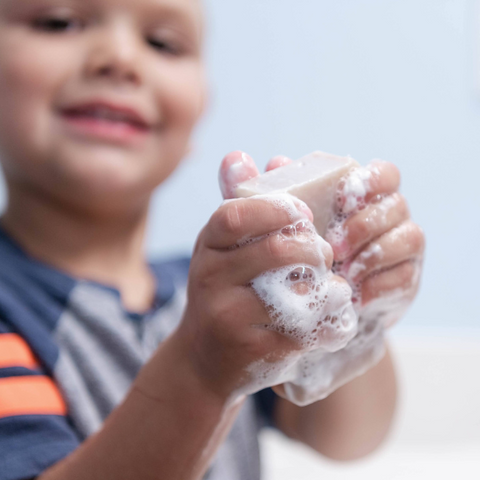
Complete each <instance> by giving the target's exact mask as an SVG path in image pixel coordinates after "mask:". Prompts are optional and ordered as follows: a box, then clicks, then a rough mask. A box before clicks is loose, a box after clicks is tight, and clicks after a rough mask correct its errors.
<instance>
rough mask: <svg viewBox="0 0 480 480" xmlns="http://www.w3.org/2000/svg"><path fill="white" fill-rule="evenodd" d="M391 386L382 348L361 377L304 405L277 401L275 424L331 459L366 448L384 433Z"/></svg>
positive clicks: (387, 358) (352, 455)
mask: <svg viewBox="0 0 480 480" xmlns="http://www.w3.org/2000/svg"><path fill="white" fill-rule="evenodd" d="M396 397H397V384H396V378H395V371H394V367H393V364H392V360H391V357H390V354H389V351H388V348H387V353H386V355H385V357H384V358H383V359H382V360H381V361H380V363H379V364H378V365H376V366H375V367H373V368H372V369H370V370H369V371H368V372H366V373H365V374H364V375H362V376H360V377H358V378H356V379H354V380H352V381H351V382H349V383H348V384H346V385H344V386H343V387H341V388H339V389H338V390H337V391H336V392H334V393H332V394H331V395H330V396H329V397H327V398H326V399H324V400H321V401H319V402H316V403H314V404H312V405H309V406H307V407H303V408H300V407H297V406H296V405H293V404H291V403H290V402H288V401H286V400H283V399H280V400H279V402H278V408H277V411H276V419H277V423H278V425H279V427H280V428H281V429H282V430H283V431H284V432H285V433H286V434H287V435H289V436H291V437H293V438H296V439H298V440H300V441H302V442H304V443H306V444H308V445H310V446H311V447H312V448H314V449H315V450H317V451H318V452H320V453H322V454H323V455H325V456H327V457H330V458H333V459H336V460H353V459H356V458H360V457H362V456H364V455H367V454H368V453H370V452H372V451H373V450H374V449H375V448H376V447H377V446H379V445H380V443H381V442H382V441H383V440H384V438H385V437H386V435H387V433H388V431H389V429H390V426H391V423H392V419H393V415H394V412H395V406H396Z"/></svg>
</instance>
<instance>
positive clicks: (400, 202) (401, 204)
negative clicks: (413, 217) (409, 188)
mask: <svg viewBox="0 0 480 480" xmlns="http://www.w3.org/2000/svg"><path fill="white" fill-rule="evenodd" d="M394 195H395V197H396V201H397V209H398V210H399V212H400V214H401V215H402V216H403V217H408V216H409V215H410V213H409V209H408V203H407V199H406V198H405V197H404V196H403V195H402V194H401V193H395V194H394Z"/></svg>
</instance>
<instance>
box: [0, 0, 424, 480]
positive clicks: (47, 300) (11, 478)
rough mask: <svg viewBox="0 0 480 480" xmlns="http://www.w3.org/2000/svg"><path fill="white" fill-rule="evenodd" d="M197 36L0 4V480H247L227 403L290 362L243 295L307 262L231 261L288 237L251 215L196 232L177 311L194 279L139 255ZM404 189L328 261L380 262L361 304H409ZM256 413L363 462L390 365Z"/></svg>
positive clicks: (246, 438) (386, 408)
mask: <svg viewBox="0 0 480 480" xmlns="http://www.w3.org/2000/svg"><path fill="white" fill-rule="evenodd" d="M201 36H202V21H201V7H200V4H199V2H197V1H196V0H136V1H135V2H133V1H131V0H22V1H21V2H19V1H18V0H0V156H1V159H2V164H3V169H4V173H5V178H6V182H7V186H8V192H9V193H8V206H7V209H6V211H5V214H4V216H3V218H2V221H1V225H2V231H1V235H0V257H1V261H2V271H1V278H0V282H1V283H0V479H1V480H18V479H25V478H39V479H41V480H57V479H66V478H68V479H69V480H75V479H89V480H94V479H108V478H112V479H117V480H123V479H135V480H138V479H154V478H156V479H157V478H161V479H168V480H177V479H178V480H180V479H182V480H193V479H199V478H202V477H203V476H204V475H205V474H206V475H207V478H210V479H223V480H226V479H234V478H235V479H255V478H259V466H258V458H257V457H258V452H257V446H256V433H257V431H258V428H259V427H260V421H259V417H258V414H257V412H256V410H255V404H254V402H253V397H247V398H245V397H240V398H235V401H233V402H232V401H231V398H232V394H233V392H234V391H235V390H237V389H238V387H239V386H241V385H242V382H245V381H246V380H245V378H244V377H245V369H246V368H247V367H248V365H250V364H251V363H252V362H254V361H258V360H262V359H265V358H269V357H272V356H282V355H284V354H285V353H288V352H289V351H291V350H294V349H298V348H299V347H298V345H296V344H295V342H293V341H292V340H290V339H288V338H287V337H285V336H283V335H280V334H277V333H275V332H271V331H266V330H260V329H255V328H251V325H258V324H268V323H269V319H268V314H267V312H266V311H265V308H264V307H263V306H262V304H261V303H260V301H259V300H258V298H257V297H256V296H255V294H254V293H253V292H252V290H251V288H249V287H248V286H247V285H248V283H249V281H250V280H252V279H253V278H255V277H256V276H257V275H259V274H260V273H262V272H263V271H266V270H269V269H273V268H276V267H279V266H281V265H288V264H294V263H307V264H308V263H312V262H315V261H316V259H315V258H314V255H313V254H312V252H309V251H308V249H306V248H302V249H300V248H298V247H292V246H291V245H289V246H286V245H284V244H281V243H280V242H279V241H278V238H277V236H275V235H272V236H270V237H268V238H267V239H265V240H263V241H261V242H257V243H255V244H252V245H248V246H246V247H242V248H238V249H230V248H228V247H231V246H232V245H234V244H235V243H236V242H237V240H238V239H239V238H242V237H243V236H244V235H245V234H249V235H256V236H259V235H262V234H265V233H269V232H272V231H276V230H278V229H280V228H282V227H283V226H285V225H287V224H288V218H287V217H286V215H285V212H282V211H280V210H277V209H275V208H273V207H272V206H271V205H269V204H268V203H265V202H258V201H255V200H253V201H252V200H241V201H238V202H233V203H228V204H225V205H223V206H222V207H221V208H220V209H219V210H218V211H217V212H215V214H214V215H213V216H212V218H211V220H210V222H209V223H208V225H207V226H206V227H205V229H204V230H203V231H202V232H201V234H200V236H199V239H198V242H197V245H196V247H195V251H194V254H193V258H192V263H191V268H190V273H189V280H188V301H186V303H184V301H185V297H184V296H183V292H184V291H185V288H186V285H187V281H186V276H187V275H186V272H187V268H188V261H185V260H177V261H170V262H167V263H164V264H160V265H153V266H149V264H148V263H147V262H146V260H145V258H144V253H143V236H144V230H145V223H146V217H147V211H148V204H149V199H150V196H151V193H152V191H153V190H154V188H155V187H156V186H158V185H159V184H160V183H162V182H163V181H164V180H165V179H166V178H167V177H168V176H169V174H170V173H171V172H172V171H173V170H174V169H175V168H176V166H177V165H178V163H179V161H180V159H181V158H182V157H183V156H184V154H185V153H186V151H187V149H188V140H189V136H190V133H191V130H192V128H193V126H194V125H195V122H196V121H197V119H198V118H199V116H200V114H201V112H202V108H203V103H204V97H205V81H204V73H203V64H202V58H201ZM398 184H399V176H398V172H397V170H396V169H395V167H393V166H392V165H390V164H382V166H381V167H380V168H379V173H378V175H377V176H376V177H375V178H374V179H373V181H372V191H371V193H370V197H371V198H370V197H369V198H367V200H370V199H372V200H373V199H375V198H377V196H378V195H389V198H391V199H392V202H390V203H391V208H390V209H389V211H388V214H387V220H388V221H387V222H386V224H382V225H383V226H382V227H380V226H379V224H378V223H376V222H375V221H374V219H375V218H376V216H377V213H378V210H377V209H378V204H376V203H374V202H371V203H370V204H369V205H368V206H367V208H366V209H365V210H363V211H361V212H360V213H358V214H357V215H354V216H352V217H351V218H350V219H349V220H348V225H347V226H348V229H347V232H348V234H347V237H346V241H345V243H344V244H342V245H339V246H336V247H335V246H334V247H335V256H336V259H337V260H349V259H352V258H354V257H355V255H356V254H357V253H358V252H361V251H362V250H363V249H365V248H368V245H369V243H370V242H371V240H373V239H376V241H377V242H381V243H382V245H383V247H384V251H385V255H384V256H383V257H382V258H381V259H376V260H372V261H370V263H369V264H366V266H365V270H364V271H363V272H362V274H361V278H358V281H362V282H363V283H362V292H363V301H364V302H365V304H368V303H369V302H372V301H374V300H375V299H376V298H378V297H380V296H381V295H382V294H383V293H384V292H388V291H394V290H398V289H399V288H400V289H403V290H404V291H406V292H407V293H406V297H408V298H410V297H412V296H413V292H414V291H416V287H417V283H416V282H417V281H418V278H417V277H415V275H414V271H415V269H414V263H415V260H416V259H418V258H420V257H421V254H422V250H423V236H422V234H421V231H420V230H419V229H418V227H416V226H415V225H414V224H413V223H412V222H411V221H410V220H409V214H408V210H407V208H406V205H405V202H404V200H403V199H402V197H400V196H399V195H398V194H397V193H396V191H397V189H398ZM252 202H253V203H252ZM171 228H174V226H173V225H172V226H171ZM287 247H288V248H287ZM329 261H330V264H331V261H332V259H330V260H329ZM132 312H133V313H132ZM134 312H137V313H134ZM277 391H278V392H279V393H281V388H280V387H279V388H278V389H277ZM256 398H257V399H258V404H259V405H261V406H262V407H261V408H260V410H262V411H264V412H266V411H269V413H266V414H265V415H270V417H269V419H270V421H271V422H274V423H275V425H276V426H277V427H278V428H280V429H281V430H282V431H284V432H285V433H286V434H287V435H290V436H292V437H294V438H297V439H298V440H301V441H303V442H305V443H307V444H308V445H310V446H311V447H313V448H314V449H316V450H317V451H319V452H320V453H322V454H324V455H327V456H330V457H332V458H336V459H349V458H357V457H360V456H362V455H365V454H367V453H368V452H370V451H371V450H373V449H374V448H375V447H376V446H377V445H378V444H379V443H380V442H381V441H382V439H383V438H384V437H385V435H386V433H387V431H388V428H389V425H390V422H391V418H392V415H393V411H394V404H395V380H394V373H393V368H392V365H391V362H390V359H389V357H388V355H387V356H386V357H385V358H384V360H382V361H381V362H380V364H378V365H377V366H376V367H375V368H373V369H372V370H370V371H369V372H368V373H366V374H365V375H363V376H362V377H360V378H357V379H356V380H354V381H352V382H351V383H350V384H348V385H346V386H344V387H342V388H341V389H339V390H338V391H337V392H335V393H334V394H332V395H331V396H330V397H328V398H327V399H325V400H323V401H321V402H317V403H315V404H313V405H310V406H308V407H305V408H299V407H296V406H294V405H292V404H290V403H289V402H288V401H286V400H284V399H282V398H280V397H278V398H277V399H275V400H272V398H271V396H270V395H269V394H268V392H264V393H263V394H262V396H261V397H260V396H257V397H256ZM107 417H108V418H107Z"/></svg>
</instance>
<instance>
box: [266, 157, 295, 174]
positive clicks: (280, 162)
mask: <svg viewBox="0 0 480 480" xmlns="http://www.w3.org/2000/svg"><path fill="white" fill-rule="evenodd" d="M292 162H293V160H292V159H291V158H288V157H286V156H285V155H277V156H276V157H273V158H272V159H271V160H270V161H269V162H268V163H267V167H266V169H265V171H266V172H269V171H270V170H275V169H276V168H278V167H284V166H285V165H289V164H290V163H292Z"/></svg>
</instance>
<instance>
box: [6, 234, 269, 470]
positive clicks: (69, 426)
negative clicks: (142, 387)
mask: <svg viewBox="0 0 480 480" xmlns="http://www.w3.org/2000/svg"><path fill="white" fill-rule="evenodd" d="M0 265H1V268H0V480H21V479H27V478H33V477H36V476H38V475H39V474H41V473H42V472H43V471H44V470H46V469H47V468H49V467H50V466H51V465H53V464H55V463H56V462H58V461H60V460H61V459H63V458H64V457H65V456H67V455H68V454H69V453H71V452H72V451H73V450H74V449H75V448H77V447H78V446H79V445H80V443H81V442H82V441H83V440H85V439H86V438H87V437H88V436H89V435H92V434H93V433H95V432H96V431H98V430H99V429H100V428H101V426H102V423H103V422H104V420H105V418H106V417H107V416H108V415H109V414H110V413H111V411H112V410H113V409H114V408H115V406H117V405H118V404H119V403H120V402H121V401H122V400H123V399H124V397H125V395H126V394H127V392H128V390H129V388H130V385H131V383H132V381H133V379H134V378H135V376H136V375H137V373H138V371H139V370H140V368H141V367H142V365H143V364H145V362H146V361H148V359H149V358H150V357H151V355H152V354H153V352H154V351H155V349H156V348H157V346H158V344H159V343H160V342H161V341H163V340H164V339H165V338H166V337H168V336H169V335H170V334H171V333H172V331H173V330H174V329H175V328H176V326H177V325H178V323H179V321H180V319H181V316H182V312H183V309H184V307H185V302H186V283H187V277H188V267H189V259H188V258H180V259H175V260H171V261H166V262H161V263H156V264H152V270H153V272H154V273H155V276H156V279H157V289H156V296H155V302H154V307H153V308H152V310H151V311H150V312H148V313H146V314H144V315H137V314H132V313H130V312H127V311H125V309H124V308H123V307H122V303H121V300H120V294H119V292H118V291H117V290H116V289H114V288H110V287H107V286H104V285H100V284H98V283H96V282H92V281H87V280H82V279H74V278H72V277H70V276H69V275H66V274H65V273H63V272H60V271H58V270H56V269H54V268H52V267H50V266H48V265H46V264H44V263H42V262H39V261H37V260H35V259H34V258H32V257H30V256H29V255H27V254H26V253H25V252H24V251H22V249H21V248H20V247H19V246H18V245H16V243H15V242H14V241H12V239H11V238H9V236H8V235H7V234H6V233H5V232H4V231H3V230H1V229H0ZM273 401H274V395H273V394H272V392H271V391H264V392H262V393H261V394H257V395H256V396H255V398H254V397H251V398H249V399H248V401H247V402H246V403H245V406H244V407H243V409H242V411H241V412H240V414H239V416H238V419H237V421H236V422H235V424H234V426H233V428H232V430H231V433H230V435H229V436H228V438H227V439H226V441H225V442H224V444H223V445H222V446H221V448H220V450H219V452H218V454H217V456H216V458H215V460H214V462H213V463H212V466H211V468H210V470H209V471H208V473H207V475H206V477H205V478H208V479H209V480H258V479H259V478H260V462H259V453H258V441H257V434H258V431H259V429H260V428H261V427H262V426H263V425H265V424H266V423H270V419H271V412H272V410H273ZM199 414H201V408H200V409H199Z"/></svg>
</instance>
